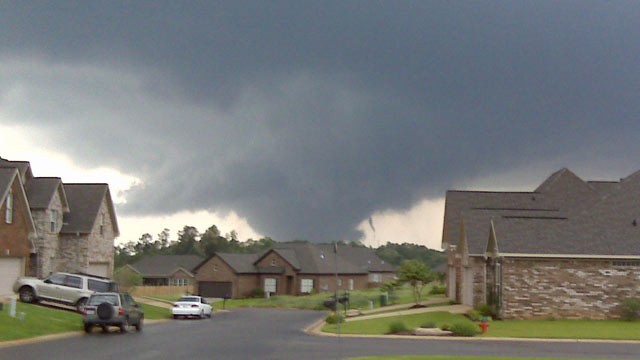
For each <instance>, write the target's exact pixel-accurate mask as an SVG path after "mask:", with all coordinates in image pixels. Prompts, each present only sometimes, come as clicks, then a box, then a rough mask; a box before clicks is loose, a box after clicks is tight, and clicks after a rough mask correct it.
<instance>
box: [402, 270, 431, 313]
mask: <svg viewBox="0 0 640 360" xmlns="http://www.w3.org/2000/svg"><path fill="white" fill-rule="evenodd" d="M398 278H399V280H400V282H402V283H408V284H409V285H411V287H412V288H413V299H414V300H415V302H416V305H418V304H419V303H420V299H421V298H422V290H423V289H424V287H425V286H426V285H427V284H429V283H430V282H432V281H433V279H434V275H433V273H432V272H431V270H429V268H428V267H427V265H425V263H423V262H421V261H418V260H404V261H403V262H402V263H401V264H400V268H399V269H398Z"/></svg>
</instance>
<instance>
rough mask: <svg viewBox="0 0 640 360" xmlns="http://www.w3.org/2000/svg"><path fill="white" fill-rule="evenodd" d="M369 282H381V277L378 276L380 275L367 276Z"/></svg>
mask: <svg viewBox="0 0 640 360" xmlns="http://www.w3.org/2000/svg"><path fill="white" fill-rule="evenodd" d="M369 282H372V283H379V282H382V276H380V274H377V273H373V274H369Z"/></svg>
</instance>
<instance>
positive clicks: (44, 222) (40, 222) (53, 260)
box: [32, 191, 64, 278]
mask: <svg viewBox="0 0 640 360" xmlns="http://www.w3.org/2000/svg"><path fill="white" fill-rule="evenodd" d="M54 210H55V211H56V228H55V229H53V231H52V230H51V212H52V211H54ZM63 214H64V209H63V207H62V201H61V199H60V193H59V192H58V191H56V192H55V196H54V197H53V199H52V200H51V203H50V205H49V208H47V209H37V210H33V211H32V216H33V221H34V222H35V225H36V229H37V232H38V238H37V240H36V248H37V255H36V259H37V261H36V264H34V265H35V274H34V275H35V276H37V277H40V278H42V277H45V276H48V275H49V274H51V273H52V272H55V271H56V269H57V266H58V259H59V257H58V249H59V247H60V244H59V241H58V239H59V236H60V229H61V228H62V218H63Z"/></svg>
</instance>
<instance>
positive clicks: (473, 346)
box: [0, 309, 640, 360]
mask: <svg viewBox="0 0 640 360" xmlns="http://www.w3.org/2000/svg"><path fill="white" fill-rule="evenodd" d="M324 316H325V313H323V312H315V311H296V310H273V309H232V310H230V311H228V312H220V313H216V314H215V315H214V316H213V318H212V319H205V320H178V321H173V320H172V321H163V322H159V323H157V324H153V325H149V326H146V327H145V329H144V331H143V332H142V333H135V332H133V333H129V334H119V333H117V332H112V333H109V334H102V333H100V332H95V333H93V334H90V335H84V334H82V333H81V332H78V333H77V335H76V336H71V337H66V338H62V339H56V340H50V341H37V342H35V343H29V344H23V345H18V346H9V347H4V348H2V349H0V359H32V360H39V359H43V360H58V359H60V360H69V359H92V360H93V359H95V360H101V359H104V360H111V359H134V360H143V359H144V360H147V359H153V360H164V359H171V360H175V359H241V360H246V359H261V360H264V359H274V360H275V359H299V360H307V359H308V360H311V359H314V360H324V359H343V358H348V357H355V356H370V355H391V354H405V355H428V354H432V355H446V354H449V355H478V356H480V355H482V356H496V357H497V356H531V357H533V356H537V357H560V358H561V357H576V358H609V359H637V358H638V354H640V344H638V343H591V342H577V341H571V342H562V343H559V342H533V341H487V340H460V339H446V340H445V339H423V338H421V339H413V338H412V339H391V338H352V337H344V336H342V337H334V336H315V335H311V334H308V333H306V332H304V331H303V329H304V328H306V327H308V326H309V325H310V324H312V323H314V322H316V321H318V320H320V319H322V318H323V317H324ZM78 328H80V324H78Z"/></svg>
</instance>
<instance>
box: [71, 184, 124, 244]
mask: <svg viewBox="0 0 640 360" xmlns="http://www.w3.org/2000/svg"><path fill="white" fill-rule="evenodd" d="M64 191H65V193H66V195H67V201H68V203H69V208H70V210H71V211H70V212H68V213H66V214H65V215H64V220H63V222H64V225H63V226H62V230H61V231H60V232H61V233H64V234H73V233H80V234H88V233H90V232H91V230H92V229H93V226H94V224H95V222H96V221H98V214H99V212H100V207H101V206H102V201H103V200H105V197H106V198H107V206H108V207H109V213H110V215H111V223H112V224H113V230H114V233H115V235H116V236H118V235H119V234H120V231H119V229H118V222H117V218H116V214H115V210H114V208H113V201H112V200H111V193H110V192H109V185H107V184H64Z"/></svg>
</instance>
